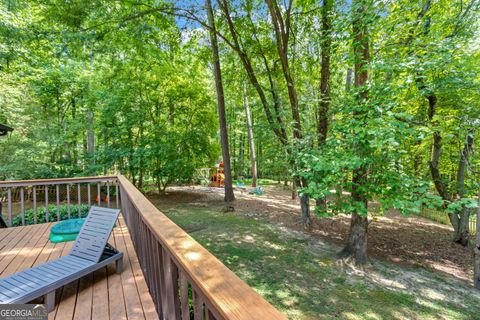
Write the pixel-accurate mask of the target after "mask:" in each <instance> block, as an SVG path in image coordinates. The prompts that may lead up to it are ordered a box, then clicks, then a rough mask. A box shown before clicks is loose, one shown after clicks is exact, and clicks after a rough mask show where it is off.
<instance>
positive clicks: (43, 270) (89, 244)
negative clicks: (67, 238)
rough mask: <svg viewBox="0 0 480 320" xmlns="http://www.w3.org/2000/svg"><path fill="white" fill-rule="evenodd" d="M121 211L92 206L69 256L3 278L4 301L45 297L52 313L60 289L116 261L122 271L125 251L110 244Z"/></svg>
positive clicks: (0, 282) (1, 301)
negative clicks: (57, 291)
mask: <svg viewBox="0 0 480 320" xmlns="http://www.w3.org/2000/svg"><path fill="white" fill-rule="evenodd" d="M119 212H120V210H118V209H107V208H102V207H92V208H91V209H90V212H89V213H88V216H87V219H86V220H85V223H84V224H83V226H82V229H81V230H80V233H79V234H78V237H77V239H76V241H75V243H74V245H73V248H72V250H71V251H70V253H69V254H68V255H67V256H64V257H62V258H60V259H57V260H53V261H50V262H47V263H44V264H41V265H39V266H36V267H33V268H31V269H27V270H24V271H21V272H18V273H15V274H13V275H11V276H8V277H6V278H2V279H0V304H6V303H9V304H10V303H27V302H30V301H32V300H33V299H36V298H39V297H42V296H43V297H44V303H45V304H46V305H47V310H48V312H50V311H52V310H53V309H54V307H55V290H56V289H58V288H61V287H62V286H64V285H66V284H68V283H70V282H72V281H75V280H78V279H79V278H81V277H83V276H85V275H87V274H89V273H91V272H93V271H95V270H98V269H100V268H103V267H105V266H107V265H108V264H110V263H112V262H115V264H116V271H117V273H119V272H121V271H122V266H123V265H122V261H123V253H122V252H118V251H117V250H116V249H115V248H113V247H112V246H110V245H109V244H107V241H108V238H109V237H110V233H111V232H112V228H113V226H114V224H115V221H116V220H117V218H118V214H119Z"/></svg>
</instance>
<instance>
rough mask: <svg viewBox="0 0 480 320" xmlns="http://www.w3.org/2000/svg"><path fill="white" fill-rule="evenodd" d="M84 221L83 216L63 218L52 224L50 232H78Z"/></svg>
mask: <svg viewBox="0 0 480 320" xmlns="http://www.w3.org/2000/svg"><path fill="white" fill-rule="evenodd" d="M84 222H85V218H81V219H69V220H65V221H62V222H59V223H57V224H56V225H54V226H53V227H52V229H50V232H51V233H54V234H72V233H79V232H80V229H81V228H82V225H83V223H84Z"/></svg>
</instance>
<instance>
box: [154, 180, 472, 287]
mask: <svg viewBox="0 0 480 320" xmlns="http://www.w3.org/2000/svg"><path fill="white" fill-rule="evenodd" d="M265 189H266V192H265V194H264V195H262V196H254V195H249V194H247V193H241V192H236V197H237V200H236V201H235V204H234V207H235V213H236V214H241V215H245V216H246V217H248V218H253V219H260V220H267V221H270V222H273V223H277V224H281V225H284V226H286V227H288V228H292V229H295V230H299V231H303V232H307V233H309V234H311V235H313V236H316V237H321V238H324V239H328V240H330V241H332V242H334V243H336V244H337V245H339V246H341V245H342V244H343V242H344V241H345V238H346V236H347V234H348V229H349V223H350V220H349V217H348V216H345V215H338V216H336V217H333V218H319V217H317V216H315V214H312V216H313V217H312V218H313V219H312V220H313V224H312V228H311V229H310V230H305V229H304V228H303V226H302V225H301V224H300V223H299V221H300V212H299V211H300V206H299V204H298V201H297V200H292V199H291V196H290V192H289V191H287V190H282V189H280V188H277V187H266V188H265ZM167 191H168V192H167V194H166V195H158V194H155V193H150V194H148V197H149V198H150V199H151V200H152V201H153V202H154V203H156V204H157V205H159V207H161V208H162V207H168V206H175V205H179V204H187V205H200V206H208V207H212V208H216V209H219V210H221V209H222V207H224V206H225V204H224V202H223V195H222V193H221V190H218V189H217V190H214V191H212V189H209V188H201V187H196V188H192V187H173V188H169V189H168V190H167ZM452 231H453V230H452V228H451V227H449V226H445V225H441V224H438V223H436V222H433V221H430V220H427V219H424V218H421V217H418V216H415V215H410V216H403V215H401V214H399V213H397V212H395V211H393V210H392V211H391V212H389V213H387V214H386V215H385V216H381V217H378V219H376V221H372V222H371V223H370V225H369V233H368V252H369V255H370V256H372V257H375V258H378V259H380V260H386V261H391V262H394V263H396V264H400V265H408V266H414V267H423V268H426V269H430V270H437V271H440V272H443V273H446V274H449V275H452V276H454V277H456V278H458V279H461V280H464V281H467V282H472V278H473V250H472V249H471V248H465V247H462V246H460V245H458V244H454V243H453V242H452V241H451V237H452Z"/></svg>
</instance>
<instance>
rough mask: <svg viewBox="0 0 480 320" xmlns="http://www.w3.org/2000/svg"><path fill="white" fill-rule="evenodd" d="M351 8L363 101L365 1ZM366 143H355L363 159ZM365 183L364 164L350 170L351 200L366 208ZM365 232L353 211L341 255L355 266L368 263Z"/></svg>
mask: <svg viewBox="0 0 480 320" xmlns="http://www.w3.org/2000/svg"><path fill="white" fill-rule="evenodd" d="M352 7H353V8H357V9H356V10H355V12H354V13H353V26H352V31H353V34H354V41H353V52H354V59H355V87H357V88H359V90H360V94H359V96H358V99H359V101H358V102H357V103H359V104H365V103H366V100H367V99H368V88H367V86H366V85H367V81H368V63H369V60H370V52H369V38H368V29H367V22H366V20H368V19H365V14H366V12H367V10H368V9H367V4H366V3H365V1H364V0H356V1H355V0H354V1H353V3H352ZM353 117H354V118H356V119H358V120H359V121H365V120H364V119H365V112H364V111H362V110H360V111H355V112H354V114H353ZM366 148H367V147H366V145H365V142H364V141H359V142H358V143H357V146H356V149H357V152H358V153H359V155H360V156H361V157H362V158H366V157H368V154H367V150H366ZM367 183H368V168H367V166H366V165H365V164H363V165H361V166H360V167H359V168H357V169H355V170H353V178H352V195H351V196H352V200H353V201H354V202H357V203H359V204H361V205H362V206H364V208H365V209H366V210H368V199H367V195H366V194H365V191H364V190H363V189H364V187H365V185H366V184H367ZM367 232H368V219H367V216H362V215H361V214H360V212H353V213H352V217H351V222H350V231H349V235H348V239H347V243H346V244H345V247H344V249H343V251H342V253H341V254H342V256H344V257H351V258H353V262H354V263H355V264H356V265H364V264H366V263H367V259H368V257H367Z"/></svg>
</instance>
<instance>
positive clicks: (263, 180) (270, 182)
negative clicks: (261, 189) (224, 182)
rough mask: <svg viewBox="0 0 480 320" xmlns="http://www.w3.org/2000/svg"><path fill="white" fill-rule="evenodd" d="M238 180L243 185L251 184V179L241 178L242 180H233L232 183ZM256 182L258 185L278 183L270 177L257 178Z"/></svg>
mask: <svg viewBox="0 0 480 320" xmlns="http://www.w3.org/2000/svg"><path fill="white" fill-rule="evenodd" d="M239 182H243V183H244V184H245V186H247V187H248V186H251V185H252V179H250V178H249V179H243V180H233V184H234V185H236V184H237V183H239ZM257 184H258V185H260V186H268V185H275V184H278V181H277V180H272V179H264V178H261V179H257Z"/></svg>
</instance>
